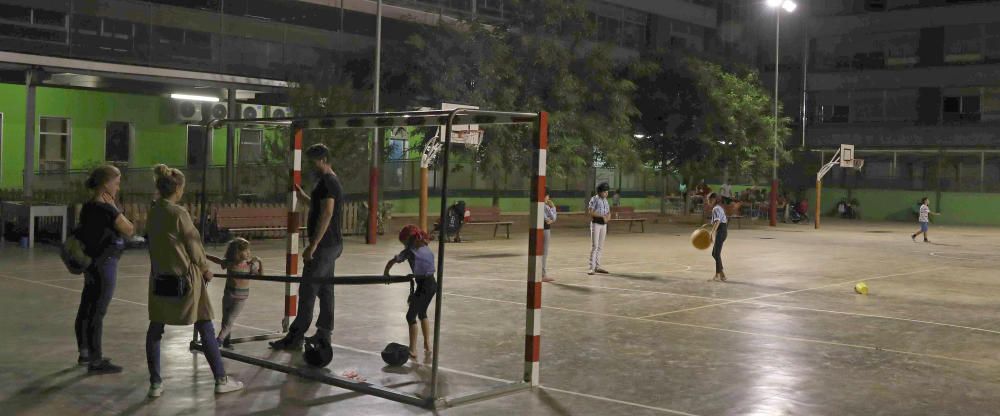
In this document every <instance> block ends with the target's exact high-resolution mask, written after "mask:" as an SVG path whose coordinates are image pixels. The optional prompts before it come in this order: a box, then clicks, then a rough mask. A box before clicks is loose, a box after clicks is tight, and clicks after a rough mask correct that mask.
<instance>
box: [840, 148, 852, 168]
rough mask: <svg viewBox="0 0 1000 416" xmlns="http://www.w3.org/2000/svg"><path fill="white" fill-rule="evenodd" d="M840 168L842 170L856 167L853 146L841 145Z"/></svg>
mask: <svg viewBox="0 0 1000 416" xmlns="http://www.w3.org/2000/svg"><path fill="white" fill-rule="evenodd" d="M840 167H842V168H853V167H854V145H853V144H842V145H840Z"/></svg>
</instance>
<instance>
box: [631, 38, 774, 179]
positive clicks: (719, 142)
mask: <svg viewBox="0 0 1000 416" xmlns="http://www.w3.org/2000/svg"><path fill="white" fill-rule="evenodd" d="M644 58H645V60H644V63H643V64H642V65H637V67H636V69H635V71H634V76H635V77H636V80H637V81H636V82H637V84H638V86H639V89H638V90H639V91H640V93H638V94H637V95H636V105H637V106H638V108H639V110H640V112H641V116H640V117H637V119H636V121H637V125H638V126H639V128H640V129H641V130H642V132H643V135H642V137H640V138H638V139H637V140H636V144H637V147H638V151H639V154H640V155H641V157H642V159H643V161H644V162H646V163H647V164H648V165H651V166H654V167H656V168H658V169H661V171H662V172H664V173H668V172H670V173H678V174H680V175H681V177H682V180H683V181H685V183H687V184H688V185H693V181H694V179H695V178H698V177H706V176H711V175H715V174H718V173H721V172H723V170H724V169H728V170H729V173H734V174H738V175H743V176H748V177H752V178H759V177H766V176H769V175H770V172H771V169H772V168H773V166H774V159H773V153H772V152H773V149H774V146H775V143H774V131H773V129H774V116H773V107H772V105H773V101H772V97H771V96H770V95H769V94H768V93H767V92H766V91H765V90H764V89H763V87H762V86H761V84H760V80H759V78H758V76H757V73H756V72H753V71H749V70H745V69H738V68H734V69H729V70H727V69H724V68H723V67H722V66H721V65H719V64H715V63H712V62H709V61H706V60H703V59H699V58H695V57H690V56H680V55H677V54H673V53H670V52H665V51H654V52H652V53H651V54H649V55H647V56H646V57H644ZM779 111H780V107H779ZM789 123H790V120H789V119H788V118H787V117H782V118H781V119H780V120H779V124H778V141H779V143H778V146H779V149H778V153H779V159H782V160H785V161H787V160H790V157H789V153H788V152H787V151H786V150H785V149H784V146H783V144H784V140H785V138H786V137H788V135H789V134H790V131H791V130H790V129H789V127H788V125H789ZM720 168H721V169H720Z"/></svg>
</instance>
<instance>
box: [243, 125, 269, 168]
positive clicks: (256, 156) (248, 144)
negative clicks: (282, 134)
mask: <svg viewBox="0 0 1000 416" xmlns="http://www.w3.org/2000/svg"><path fill="white" fill-rule="evenodd" d="M262 160H264V132H263V131H261V130H253V129H241V130H240V163H260V162H261V161H262Z"/></svg>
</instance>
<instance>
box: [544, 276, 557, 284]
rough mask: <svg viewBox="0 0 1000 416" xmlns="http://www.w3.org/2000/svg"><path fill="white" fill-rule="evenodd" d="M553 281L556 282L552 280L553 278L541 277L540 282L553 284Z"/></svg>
mask: <svg viewBox="0 0 1000 416" xmlns="http://www.w3.org/2000/svg"><path fill="white" fill-rule="evenodd" d="M554 281H556V279H553V278H551V277H548V276H542V282H544V283H549V282H554Z"/></svg>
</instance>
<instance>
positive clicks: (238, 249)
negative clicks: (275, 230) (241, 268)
mask: <svg viewBox="0 0 1000 416" xmlns="http://www.w3.org/2000/svg"><path fill="white" fill-rule="evenodd" d="M249 249H250V241H247V239H245V238H239V237H237V238H234V239H233V241H230V242H229V245H228V246H227V247H226V258H224V259H222V268H224V269H228V268H230V267H232V266H235V265H236V264H239V263H240V262H241V261H243V260H250V259H244V258H241V256H240V254H241V253H243V252H244V251H246V250H249Z"/></svg>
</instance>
